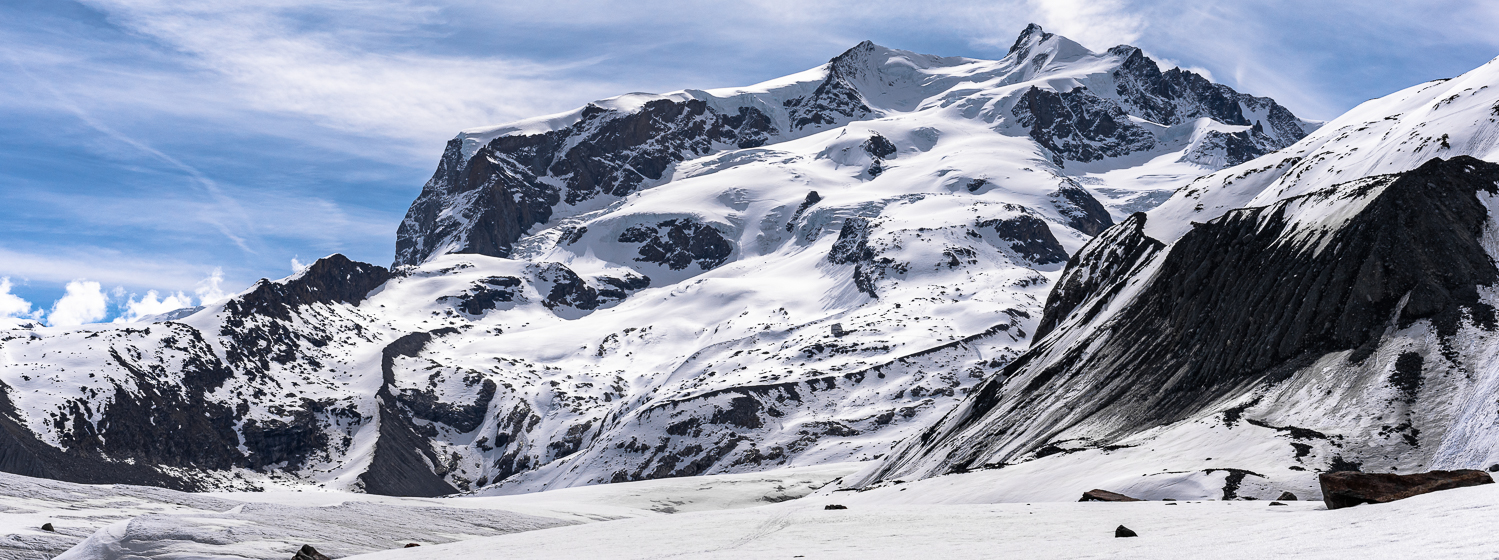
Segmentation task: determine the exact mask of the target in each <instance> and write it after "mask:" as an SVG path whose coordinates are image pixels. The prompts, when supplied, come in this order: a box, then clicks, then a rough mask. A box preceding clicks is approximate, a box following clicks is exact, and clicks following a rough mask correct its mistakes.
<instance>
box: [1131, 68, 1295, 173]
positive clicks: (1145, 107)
mask: <svg viewBox="0 0 1499 560" xmlns="http://www.w3.org/2000/svg"><path fill="white" fill-rule="evenodd" d="M1109 53H1110V54H1114V55H1118V56H1121V57H1123V58H1124V61H1123V63H1122V64H1120V66H1119V69H1118V70H1115V71H1114V83H1115V88H1116V89H1115V93H1117V94H1118V95H1119V97H1120V98H1121V99H1123V100H1124V107H1125V108H1127V110H1128V112H1129V113H1130V114H1132V115H1135V116H1138V117H1141V118H1144V119H1146V120H1149V121H1152V122H1156V123H1160V124H1163V125H1167V126H1172V125H1178V124H1182V123H1187V122H1191V121H1192V120H1194V119H1198V118H1202V117H1206V118H1210V119H1213V120H1215V121H1218V122H1221V123H1223V124H1229V125H1238V126H1253V127H1254V130H1255V133H1256V134H1257V135H1258V136H1261V137H1263V138H1264V139H1265V141H1266V142H1267V144H1265V145H1264V146H1262V147H1260V148H1259V149H1264V148H1265V147H1269V148H1271V149H1269V150H1266V151H1265V152H1262V153H1268V152H1270V151H1274V150H1277V149H1280V148H1284V147H1286V146H1289V145H1291V144H1293V143H1295V142H1296V141H1297V140H1300V139H1302V138H1303V137H1305V136H1306V133H1307V131H1306V130H1304V129H1303V128H1302V126H1301V124H1300V121H1299V120H1298V119H1297V118H1296V116H1295V115H1293V114H1291V111H1290V110H1287V109H1286V108H1285V107H1283V106H1281V105H1280V104H1279V103H1276V102H1275V100H1273V99H1270V98H1267V97H1255V96H1252V95H1248V94H1243V93H1239V92H1237V91H1234V89H1233V88H1231V87H1228V86H1226V85H1223V84H1215V83H1212V82H1210V81H1208V80H1207V78H1204V77H1202V76H1200V75H1198V74H1196V73H1194V72H1191V71H1188V70H1183V69H1181V68H1172V69H1170V70H1167V71H1165V72H1162V71H1161V69H1160V67H1159V66H1157V65H1156V63H1155V61H1153V60H1151V59H1150V58H1149V57H1147V56H1145V53H1144V52H1143V51H1141V50H1140V49H1138V48H1135V47H1131V46H1128V45H1124V46H1119V47H1114V48H1113V49H1110V50H1109ZM1251 115H1253V116H1256V117H1257V118H1256V119H1255V120H1251V119H1250V116H1251ZM1251 159H1252V158H1251ZM1244 161H1248V160H1244Z"/></svg>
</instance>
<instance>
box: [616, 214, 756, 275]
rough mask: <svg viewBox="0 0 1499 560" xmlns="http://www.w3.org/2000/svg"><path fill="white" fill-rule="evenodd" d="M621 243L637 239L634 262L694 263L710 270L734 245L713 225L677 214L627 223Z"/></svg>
mask: <svg viewBox="0 0 1499 560" xmlns="http://www.w3.org/2000/svg"><path fill="white" fill-rule="evenodd" d="M618 241H619V242H620V243H638V244H639V245H640V247H639V249H638V252H639V254H640V256H639V257H636V258H635V260H636V261H637V262H648V263H652V264H657V265H661V266H664V267H666V268H669V269H671V270H682V269H685V268H687V267H688V266H689V265H691V264H693V263H697V266H698V268H699V269H700V270H712V269H714V268H717V267H718V266H719V265H721V264H723V263H725V262H727V261H728V260H729V256H731V255H733V254H734V245H733V243H731V242H729V240H728V239H726V238H724V236H723V234H722V233H719V232H718V230H717V229H714V228H713V226H710V225H708V224H704V223H701V222H697V221H695V220H690V219H686V218H678V219H674V220H666V221H663V222H659V223H657V224H655V225H647V224H638V225H634V226H630V227H629V228H628V229H626V230H625V231H624V233H621V234H620V235H619V239H618Z"/></svg>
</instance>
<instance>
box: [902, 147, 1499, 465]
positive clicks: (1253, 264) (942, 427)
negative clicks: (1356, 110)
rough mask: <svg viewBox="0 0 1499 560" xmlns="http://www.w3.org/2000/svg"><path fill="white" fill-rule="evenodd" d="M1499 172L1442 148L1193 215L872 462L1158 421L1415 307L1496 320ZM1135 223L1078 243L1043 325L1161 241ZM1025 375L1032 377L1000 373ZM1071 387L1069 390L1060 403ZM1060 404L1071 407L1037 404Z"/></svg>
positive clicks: (1437, 319) (1377, 335) (1268, 378)
mask: <svg viewBox="0 0 1499 560" xmlns="http://www.w3.org/2000/svg"><path fill="white" fill-rule="evenodd" d="M1496 181H1499V164H1493V163H1488V162H1484V161H1481V160H1477V159H1474V158H1471V157H1466V156H1462V157H1457V158H1453V159H1451V160H1446V161H1444V160H1441V159H1433V160H1431V161H1429V162H1428V163H1427V164H1426V165H1423V166H1421V167H1420V168H1419V169H1416V170H1414V171H1410V172H1407V173H1403V174H1398V175H1391V176H1382V177H1374V178H1369V179H1364V180H1359V181H1353V182H1350V183H1344V184H1341V185H1338V186H1336V187H1332V188H1329V189H1325V190H1322V191H1318V192H1315V193H1311V194H1308V195H1304V196H1300V197H1295V198H1291V199H1286V200H1283V201H1281V202H1278V203H1276V204H1274V205H1272V206H1267V207H1257V208H1246V209H1241V210H1236V211H1233V212H1230V213H1228V214H1226V215H1224V216H1223V217H1221V218H1219V219H1216V220H1214V221H1212V222H1209V223H1207V224H1199V225H1197V226H1196V227H1195V228H1194V229H1193V230H1192V231H1190V232H1189V233H1187V234H1186V235H1185V236H1184V237H1183V238H1182V239H1181V240H1180V241H1178V242H1177V243H1176V244H1175V245H1173V246H1172V247H1171V249H1170V250H1169V251H1168V252H1167V253H1166V254H1165V255H1163V256H1161V257H1160V259H1161V262H1160V264H1159V268H1158V269H1155V270H1154V271H1152V272H1150V273H1149V274H1150V276H1149V277H1148V279H1144V282H1145V284H1144V285H1143V287H1141V288H1139V290H1140V291H1139V294H1138V295H1136V296H1135V297H1134V298H1133V299H1132V300H1130V301H1129V303H1128V305H1127V307H1125V308H1123V309H1122V310H1121V311H1119V312H1117V313H1116V314H1114V315H1112V316H1111V318H1109V319H1108V320H1107V322H1105V323H1104V324H1102V325H1096V326H1089V327H1087V328H1089V329H1093V330H1090V331H1080V332H1081V333H1082V335H1083V336H1084V337H1085V338H1084V339H1082V340H1079V341H1076V342H1075V343H1073V344H1072V345H1070V346H1066V347H1060V346H1056V338H1057V337H1050V338H1046V339H1043V340H1040V342H1039V343H1038V345H1037V346H1036V347H1034V348H1033V349H1032V350H1031V351H1030V352H1028V353H1026V354H1025V355H1023V356H1022V357H1021V358H1020V359H1018V360H1016V361H1015V362H1014V363H1012V364H1010V365H1009V366H1008V367H1007V368H1006V369H1005V371H1004V372H1002V373H1001V374H1000V375H998V376H995V377H992V378H990V379H988V380H986V381H985V382H984V383H983V384H981V385H980V386H979V387H977V388H976V389H975V391H974V393H973V394H972V396H971V397H970V398H969V399H967V400H966V401H964V403H963V404H961V405H960V406H959V407H958V408H957V409H956V410H955V411H954V412H953V413H951V414H949V416H948V417H947V418H945V419H944V420H943V421H942V422H940V423H938V424H937V425H934V426H933V427H932V428H931V429H929V430H928V431H927V432H925V433H924V434H923V436H922V437H920V438H917V439H916V440H912V441H908V442H907V444H906V446H905V447H904V448H903V449H902V450H901V452H900V453H899V454H898V455H897V456H896V457H894V458H893V459H892V460H890V461H888V462H887V463H886V464H885V465H884V466H883V467H882V470H881V473H883V474H879V475H876V477H879V476H887V475H890V476H893V475H895V474H896V473H905V475H907V476H909V475H910V474H911V469H918V468H919V469H922V470H923V472H926V473H929V474H936V473H939V472H946V471H948V470H962V469H967V468H973V467H976V466H978V465H979V464H981V463H984V462H986V461H1008V460H1013V459H1015V458H1017V457H1020V456H1022V455H1024V454H1026V453H1028V452H1031V451H1033V450H1035V449H1037V448H1039V447H1041V446H1042V445H1044V444H1046V443H1047V441H1048V440H1049V438H1051V437H1052V435H1053V434H1057V433H1059V432H1062V431H1064V430H1066V429H1068V428H1069V427H1072V426H1078V425H1081V424H1084V423H1088V422H1096V427H1095V428H1094V429H1093V430H1092V432H1091V433H1095V434H1098V435H1097V439H1098V440H1099V441H1104V442H1107V441H1110V440H1112V439H1115V438H1118V437H1122V436H1124V435H1127V434H1130V433H1137V432H1139V431H1140V430H1144V429H1148V428H1150V427H1153V426H1162V425H1166V424H1169V423H1171V422H1175V421H1178V420H1182V419H1185V418H1188V417H1191V416H1193V415H1194V414H1198V413H1200V412H1201V411H1203V409H1204V408H1205V407H1207V406H1209V405H1211V404H1212V403H1214V402H1222V401H1223V400H1224V399H1226V398H1229V397H1231V396H1233V395H1235V394H1238V393H1239V392H1242V391H1244V390H1245V389H1247V388H1248V387H1251V386H1253V385H1255V384H1259V383H1274V382H1277V381H1280V380H1283V379H1286V378H1287V376H1289V375H1291V374H1292V373H1294V372H1295V371H1297V370H1298V369H1299V368H1301V367H1303V366H1305V365H1306V364H1308V363H1310V361H1312V360H1315V359H1318V358H1320V357H1322V356H1324V355H1327V354H1329V353H1333V352H1340V351H1351V352H1350V353H1349V354H1348V358H1347V359H1348V361H1349V362H1350V363H1351V364H1359V363H1361V362H1363V361H1364V360H1365V359H1367V357H1368V356H1369V355H1370V353H1371V352H1373V351H1374V349H1375V348H1376V347H1377V346H1378V344H1379V342H1380V340H1381V336H1382V335H1383V333H1385V332H1386V330H1387V329H1391V328H1402V327H1406V326H1409V325H1411V324H1412V323H1414V322H1415V321H1418V320H1428V321H1430V322H1431V323H1432V325H1433V326H1434V328H1435V329H1436V332H1437V333H1438V334H1439V335H1441V336H1450V335H1452V334H1454V333H1455V332H1456V329H1457V328H1458V326H1459V324H1460V323H1463V322H1464V321H1470V322H1471V323H1473V324H1477V325H1479V326H1480V327H1482V328H1485V329H1489V330H1493V329H1494V328H1495V326H1496V317H1495V310H1494V309H1493V308H1491V307H1489V306H1488V305H1486V304H1484V303H1482V302H1481V301H1479V293H1478V287H1480V286H1491V285H1494V284H1495V282H1496V281H1499V269H1496V268H1495V264H1494V262H1493V260H1492V259H1491V258H1490V256H1489V255H1488V253H1486V252H1485V250H1484V247H1483V245H1482V238H1483V235H1484V231H1485V228H1486V224H1487V223H1488V220H1489V216H1488V212H1487V210H1486V208H1485V205H1484V204H1483V202H1482V201H1481V200H1480V198H1479V196H1478V195H1479V194H1480V193H1486V194H1487V195H1490V196H1491V195H1494V194H1496V193H1499V188H1496V186H1495V184H1496ZM1318 205H1321V207H1328V206H1331V205H1353V206H1354V207H1358V206H1359V205H1361V206H1362V209H1361V210H1360V211H1358V212H1357V213H1356V215H1353V216H1351V217H1348V218H1347V221H1346V223H1341V224H1336V223H1335V224H1332V225H1330V226H1328V225H1319V222H1317V221H1316V220H1317V219H1320V218H1315V215H1316V211H1315V210H1308V208H1311V207H1314V206H1318ZM1300 212H1310V213H1312V215H1313V217H1311V218H1309V217H1307V216H1303V215H1300V214H1299V213H1300ZM1309 220H1310V221H1309ZM1142 225H1143V220H1136V219H1133V218H1132V219H1131V220H1127V221H1126V222H1124V223H1122V224H1120V225H1119V226H1116V228H1115V230H1114V231H1110V232H1108V233H1106V234H1105V235H1104V236H1103V237H1102V239H1103V240H1102V241H1098V242H1097V243H1098V245H1096V246H1092V247H1090V248H1088V249H1085V250H1084V251H1083V252H1081V253H1080V254H1079V255H1078V256H1076V257H1074V260H1073V261H1072V262H1070V263H1069V264H1071V265H1072V266H1071V267H1070V269H1069V270H1068V272H1067V273H1066V274H1064V280H1063V281H1062V282H1061V283H1059V285H1058V286H1057V288H1056V289H1055V290H1054V291H1053V294H1052V296H1053V298H1054V300H1053V301H1049V302H1048V307H1049V310H1048V313H1049V316H1050V318H1049V319H1048V320H1047V322H1046V325H1047V328H1054V326H1055V325H1056V324H1058V323H1059V321H1060V320H1059V319H1058V317H1060V316H1062V315H1063V314H1064V313H1063V310H1066V309H1069V308H1072V313H1073V314H1074V315H1075V314H1077V313H1079V312H1082V313H1087V312H1088V309H1086V308H1082V307H1077V305H1078V304H1077V303H1074V302H1081V301H1086V300H1087V299H1088V298H1089V297H1090V296H1089V295H1082V296H1081V297H1080V295H1079V294H1087V293H1088V292H1089V291H1091V290H1104V291H1105V292H1107V291H1110V290H1112V289H1115V288H1113V287H1111V286H1117V282H1110V281H1108V279H1109V278H1113V277H1116V276H1115V275H1117V274H1118V272H1117V271H1118V270H1120V267H1121V266H1127V265H1128V264H1129V263H1131V262H1134V263H1138V261H1139V260H1140V259H1141V258H1149V257H1148V254H1149V252H1150V251H1151V250H1153V249H1154V248H1156V247H1158V244H1157V243H1155V242H1154V241H1153V240H1150V239H1149V238H1148V237H1144V236H1143V235H1141V234H1140V233H1139V231H1140V228H1141V226H1142ZM1327 228H1330V229H1327ZM1104 243H1110V245H1108V246H1107V249H1105V247H1106V246H1105V245H1103V244H1104ZM1130 255H1134V258H1133V259H1131V258H1129V256H1130ZM1095 269H1096V270H1097V272H1098V278H1099V279H1098V280H1092V278H1093V274H1094V272H1093V270H1095ZM1111 271H1113V272H1111ZM1089 286H1093V287H1092V288H1091V289H1090V288H1089ZM1106 295H1107V294H1106V293H1105V294H1102V296H1106ZM1091 297H1095V298H1098V297H1101V296H1098V295H1094V296H1091ZM1095 322H1096V321H1095ZM1076 328H1084V327H1083V326H1078V327H1076ZM1095 340H1099V341H1102V342H1101V343H1099V344H1098V345H1097V346H1095V345H1094V341H1095ZM1099 379H1109V380H1111V381H1110V382H1109V383H1098V382H1097V381H1098V380H1099ZM1015 382H1023V383H1024V385H1023V386H1017V387H1006V385H1007V384H1013V383H1015ZM1079 384H1083V385H1087V386H1086V387H1083V386H1081V385H1079ZM1064 393H1073V394H1075V395H1076V396H1075V397H1074V398H1069V399H1068V400H1067V402H1066V403H1065V404H1059V403H1054V402H1051V401H1050V399H1051V397H1052V396H1053V395H1058V394H1064ZM1055 406H1065V407H1067V410H1068V412H1067V413H1065V414H1060V415H1059V414H1048V413H1046V412H1045V411H1047V410H1051V409H1052V408H1053V407H1055ZM917 464H922V465H924V466H922V467H916V465H917Z"/></svg>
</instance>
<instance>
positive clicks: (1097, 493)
mask: <svg viewBox="0 0 1499 560" xmlns="http://www.w3.org/2000/svg"><path fill="white" fill-rule="evenodd" d="M1078 501H1079V502H1139V501H1142V500H1140V499H1139V498H1131V497H1129V496H1126V495H1124V494H1119V493H1117V492H1110V491H1108V490H1099V489H1097V488H1095V489H1093V490H1089V491H1087V492H1083V497H1082V499H1080V500H1078Z"/></svg>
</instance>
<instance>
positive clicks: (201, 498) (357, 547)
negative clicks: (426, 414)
mask: <svg viewBox="0 0 1499 560" xmlns="http://www.w3.org/2000/svg"><path fill="white" fill-rule="evenodd" d="M856 469H857V466H856V465H822V466H817V467H808V468H801V469H780V470H772V471H769V472H765V473H755V474H740V475H725V476H715V477H709V478H690V479H667V480H652V481H642V482H638V483H631V484H622V485H605V486H595V487H590V488H578V489H567V490H559V491H554V492H546V493H541V494H529V495H523V496H505V497H489V498H444V499H432V498H396V497H388V496H374V495H370V494H360V493H348V492H333V491H295V492H293V491H279V492H215V493H209V494H190V493H183V492H176V491H172V490H165V489H160V488H152V487H141V486H127V485H111V486H95V485H81V484H72V483H66V482H58V481H52V480H44V479H34V478H28V477H22V476H16V475H8V474H4V475H0V508H3V510H0V511H3V512H4V513H5V515H3V516H0V523H3V524H0V534H3V535H4V536H3V537H0V558H17V559H20V558H28V559H29V558H38V557H45V558H52V557H59V558H70V559H100V560H102V559H106V558H121V557H125V556H129V557H131V558H184V557H192V558H266V559H284V558H287V557H290V556H291V555H292V554H294V553H295V552H296V550H297V549H298V548H300V547H301V546H302V545H303V544H311V545H313V546H314V547H316V548H317V549H318V550H319V551H320V552H323V553H325V554H329V555H330V556H333V557H342V556H347V555H351V554H360V553H365V552H372V551H378V550H384V549H390V548H400V547H402V546H405V545H406V544H409V543H419V544H421V545H424V546H430V545H434V544H441V543H447V542H455V541H458V540H465V539H471V538H479V537H486V536H494V535H500V534H505V533H510V532H515V531H534V530H539V529H544V528H550V527H558V526H564V525H571V524H578V523H598V522H604V521H612V520H617V519H632V518H638V517H658V516H671V515H673V514H681V513H686V512H694V511H713V510H723V509H735V508H744V507H754V506H759V505H764V504H767V503H776V502H782V501H787V500H793V499H796V498H799V497H802V496H805V495H808V494H809V493H811V492H812V491H813V490H815V489H817V488H821V487H823V486H826V485H827V484H828V482H830V481H832V480H835V479H836V478H837V477H839V476H842V475H845V474H849V473H851V472H853V471H854V470H856ZM43 523H52V524H53V526H54V529H55V531H54V532H48V531H43V530H41V529H40V527H41V525H42V524H43ZM64 551H66V552H67V553H66V554H62V553H63V552H64ZM60 554H61V556H59V555H60Z"/></svg>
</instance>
